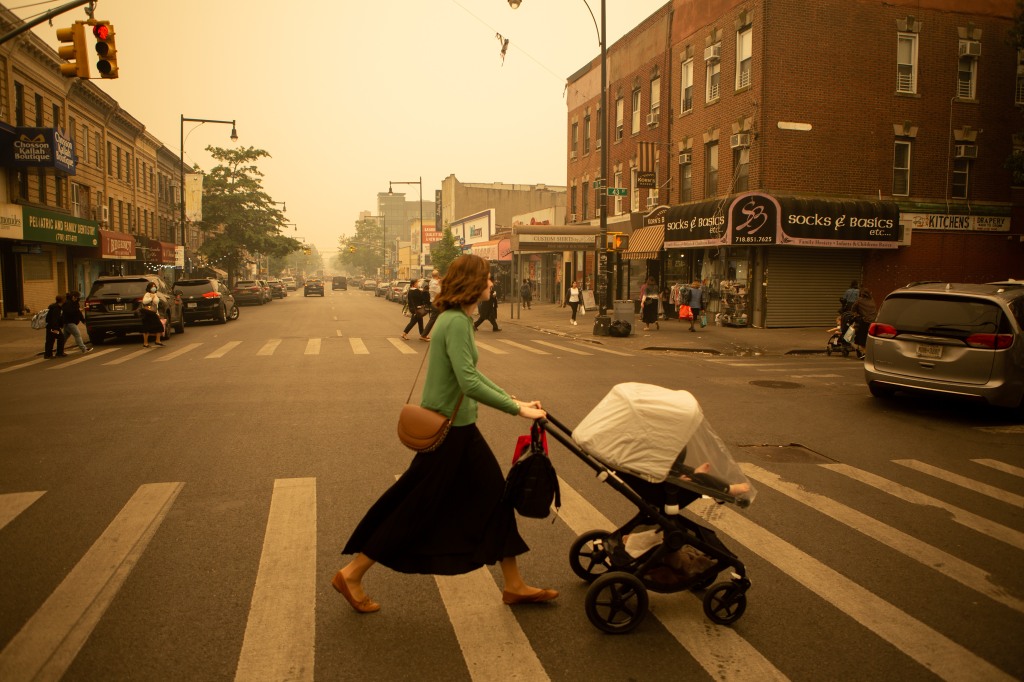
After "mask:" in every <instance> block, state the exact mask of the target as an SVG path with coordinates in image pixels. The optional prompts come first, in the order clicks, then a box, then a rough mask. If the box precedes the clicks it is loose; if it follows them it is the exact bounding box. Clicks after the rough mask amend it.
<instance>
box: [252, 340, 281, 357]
mask: <svg viewBox="0 0 1024 682" xmlns="http://www.w3.org/2000/svg"><path fill="white" fill-rule="evenodd" d="M280 345H281V339H270V340H268V341H267V342H266V343H265V344H263V347H262V348H260V349H259V350H258V351H256V355H273V354H274V351H275V350H277V347H278V346H280Z"/></svg>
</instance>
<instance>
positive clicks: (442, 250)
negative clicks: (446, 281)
mask: <svg viewBox="0 0 1024 682" xmlns="http://www.w3.org/2000/svg"><path fill="white" fill-rule="evenodd" d="M461 255H462V249H461V248H460V247H459V245H458V244H456V243H455V235H453V234H452V229H451V228H450V227H445V228H444V232H442V233H441V239H439V240H438V241H436V242H434V244H432V245H431V248H430V262H431V263H432V264H433V265H434V269H435V270H437V271H438V272H440V273H441V275H442V276H444V273H446V272H448V266H449V265H451V264H452V262H453V261H454V260H455V259H456V258H458V257H459V256H461Z"/></svg>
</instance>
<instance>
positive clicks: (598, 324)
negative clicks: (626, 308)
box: [594, 315, 612, 336]
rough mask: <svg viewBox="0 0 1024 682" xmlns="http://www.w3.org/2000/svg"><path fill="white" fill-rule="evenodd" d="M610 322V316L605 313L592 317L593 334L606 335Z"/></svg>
mask: <svg viewBox="0 0 1024 682" xmlns="http://www.w3.org/2000/svg"><path fill="white" fill-rule="evenodd" d="M611 323H612V318H610V317H608V316H607V315H598V316H597V317H596V318H595V319H594V336H608V328H609V327H610V326H611Z"/></svg>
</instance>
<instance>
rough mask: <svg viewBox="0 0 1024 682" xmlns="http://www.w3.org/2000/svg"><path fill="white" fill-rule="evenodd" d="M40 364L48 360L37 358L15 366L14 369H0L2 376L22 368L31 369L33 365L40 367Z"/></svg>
mask: <svg viewBox="0 0 1024 682" xmlns="http://www.w3.org/2000/svg"><path fill="white" fill-rule="evenodd" d="M40 362H46V359H45V358H36V359H35V360H29V361H28V362H23V363H21V364H20V365H13V366H12V367H7V368H5V369H0V374H6V373H7V372H13V371H14V370H16V369H21V368H22V367H30V366H31V365H38V364H39V363H40Z"/></svg>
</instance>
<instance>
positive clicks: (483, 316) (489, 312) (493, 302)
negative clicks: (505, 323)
mask: <svg viewBox="0 0 1024 682" xmlns="http://www.w3.org/2000/svg"><path fill="white" fill-rule="evenodd" d="M479 307H480V317H479V318H478V319H477V321H476V322H474V323H473V331H476V330H477V329H478V328H479V327H480V325H481V324H483V323H484V322H490V323H491V331H495V332H500V331H501V328H500V327H499V326H498V294H497V293H496V292H495V291H494V287H493V286H492V287H491V297H490V298H489V299H487V300H486V301H484V302H483V303H481V304H480V306H479Z"/></svg>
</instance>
